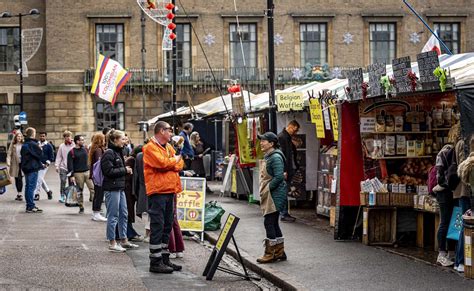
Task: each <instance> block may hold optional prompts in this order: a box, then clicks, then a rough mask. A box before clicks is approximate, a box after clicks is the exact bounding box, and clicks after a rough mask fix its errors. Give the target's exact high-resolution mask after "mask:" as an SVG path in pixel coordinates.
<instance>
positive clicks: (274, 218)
mask: <svg viewBox="0 0 474 291" xmlns="http://www.w3.org/2000/svg"><path fill="white" fill-rule="evenodd" d="M258 138H259V139H260V147H261V149H262V151H263V152H264V154H265V155H264V160H263V161H262V162H261V164H260V196H261V200H260V207H261V209H262V212H263V217H264V225H265V232H266V235H267V237H266V239H265V240H264V241H265V253H264V255H263V256H262V257H261V258H258V259H257V262H258V263H262V264H263V263H272V262H275V261H278V260H286V254H285V247H284V238H283V234H282V232H281V229H280V225H279V216H280V212H281V211H282V210H283V209H284V207H285V205H286V204H287V199H288V198H287V195H286V194H287V186H286V182H285V176H284V168H285V156H284V154H283V152H282V151H281V150H279V147H280V145H279V143H278V137H277V135H276V134H274V133H273V132H266V133H264V134H262V135H258Z"/></svg>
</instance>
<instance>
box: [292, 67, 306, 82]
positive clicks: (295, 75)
mask: <svg viewBox="0 0 474 291" xmlns="http://www.w3.org/2000/svg"><path fill="white" fill-rule="evenodd" d="M302 77H303V72H302V71H301V70H300V69H298V68H296V69H293V71H292V72H291V78H293V79H296V80H298V81H299V80H300V79H301V78H302Z"/></svg>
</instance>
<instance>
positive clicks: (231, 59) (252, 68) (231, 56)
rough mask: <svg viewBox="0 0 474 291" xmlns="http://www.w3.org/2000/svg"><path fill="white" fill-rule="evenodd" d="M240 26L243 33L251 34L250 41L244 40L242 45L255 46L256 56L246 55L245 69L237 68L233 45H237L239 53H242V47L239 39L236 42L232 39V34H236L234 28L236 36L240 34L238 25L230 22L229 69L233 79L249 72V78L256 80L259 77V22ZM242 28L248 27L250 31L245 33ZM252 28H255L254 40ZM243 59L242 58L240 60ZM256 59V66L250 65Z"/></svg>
mask: <svg viewBox="0 0 474 291" xmlns="http://www.w3.org/2000/svg"><path fill="white" fill-rule="evenodd" d="M239 26H240V28H241V31H242V32H247V33H249V35H250V37H249V40H248V41H247V40H244V39H242V44H245V43H249V44H250V45H252V44H253V45H255V55H254V56H253V58H252V56H250V54H245V67H244V66H243V64H242V66H241V67H236V66H235V55H234V49H233V45H237V47H238V49H237V51H238V53H241V47H240V39H239V38H238V37H237V38H236V39H235V40H233V39H232V34H233V33H234V32H233V28H235V33H236V35H237V34H238V26H237V23H236V22H230V23H229V28H228V29H229V30H228V31H229V69H230V72H231V78H232V77H234V75H235V76H242V75H243V74H241V73H245V71H246V72H247V74H248V78H249V79H253V78H255V77H256V76H257V75H258V72H257V71H258V63H259V62H258V57H259V56H258V52H259V51H258V42H259V37H258V23H257V22H243V23H239ZM242 27H248V30H247V31H244V30H243V29H242ZM251 27H254V28H255V32H254V34H255V39H254V40H252V35H251V34H252V33H253V32H252V31H251ZM240 59H242V58H240ZM252 59H254V61H255V63H254V64H249V63H250V61H251V60H252Z"/></svg>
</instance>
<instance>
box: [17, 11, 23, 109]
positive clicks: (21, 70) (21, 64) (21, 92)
mask: <svg viewBox="0 0 474 291" xmlns="http://www.w3.org/2000/svg"><path fill="white" fill-rule="evenodd" d="M22 16H23V15H22V14H21V13H20V14H18V19H19V26H20V112H22V111H23V47H22V42H23V36H22V32H21V24H22V23H21V17H22Z"/></svg>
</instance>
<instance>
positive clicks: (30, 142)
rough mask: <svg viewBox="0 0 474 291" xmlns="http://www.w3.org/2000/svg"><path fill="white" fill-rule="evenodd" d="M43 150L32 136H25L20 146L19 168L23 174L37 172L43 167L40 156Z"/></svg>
mask: <svg viewBox="0 0 474 291" xmlns="http://www.w3.org/2000/svg"><path fill="white" fill-rule="evenodd" d="M42 156H43V151H42V150H41V148H40V146H39V145H38V141H37V140H36V139H32V138H26V139H25V143H24V144H23V146H22V147H21V170H22V171H23V173H25V174H30V173H34V172H38V171H39V170H41V169H43V168H44V167H43V164H42V163H41V158H42Z"/></svg>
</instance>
